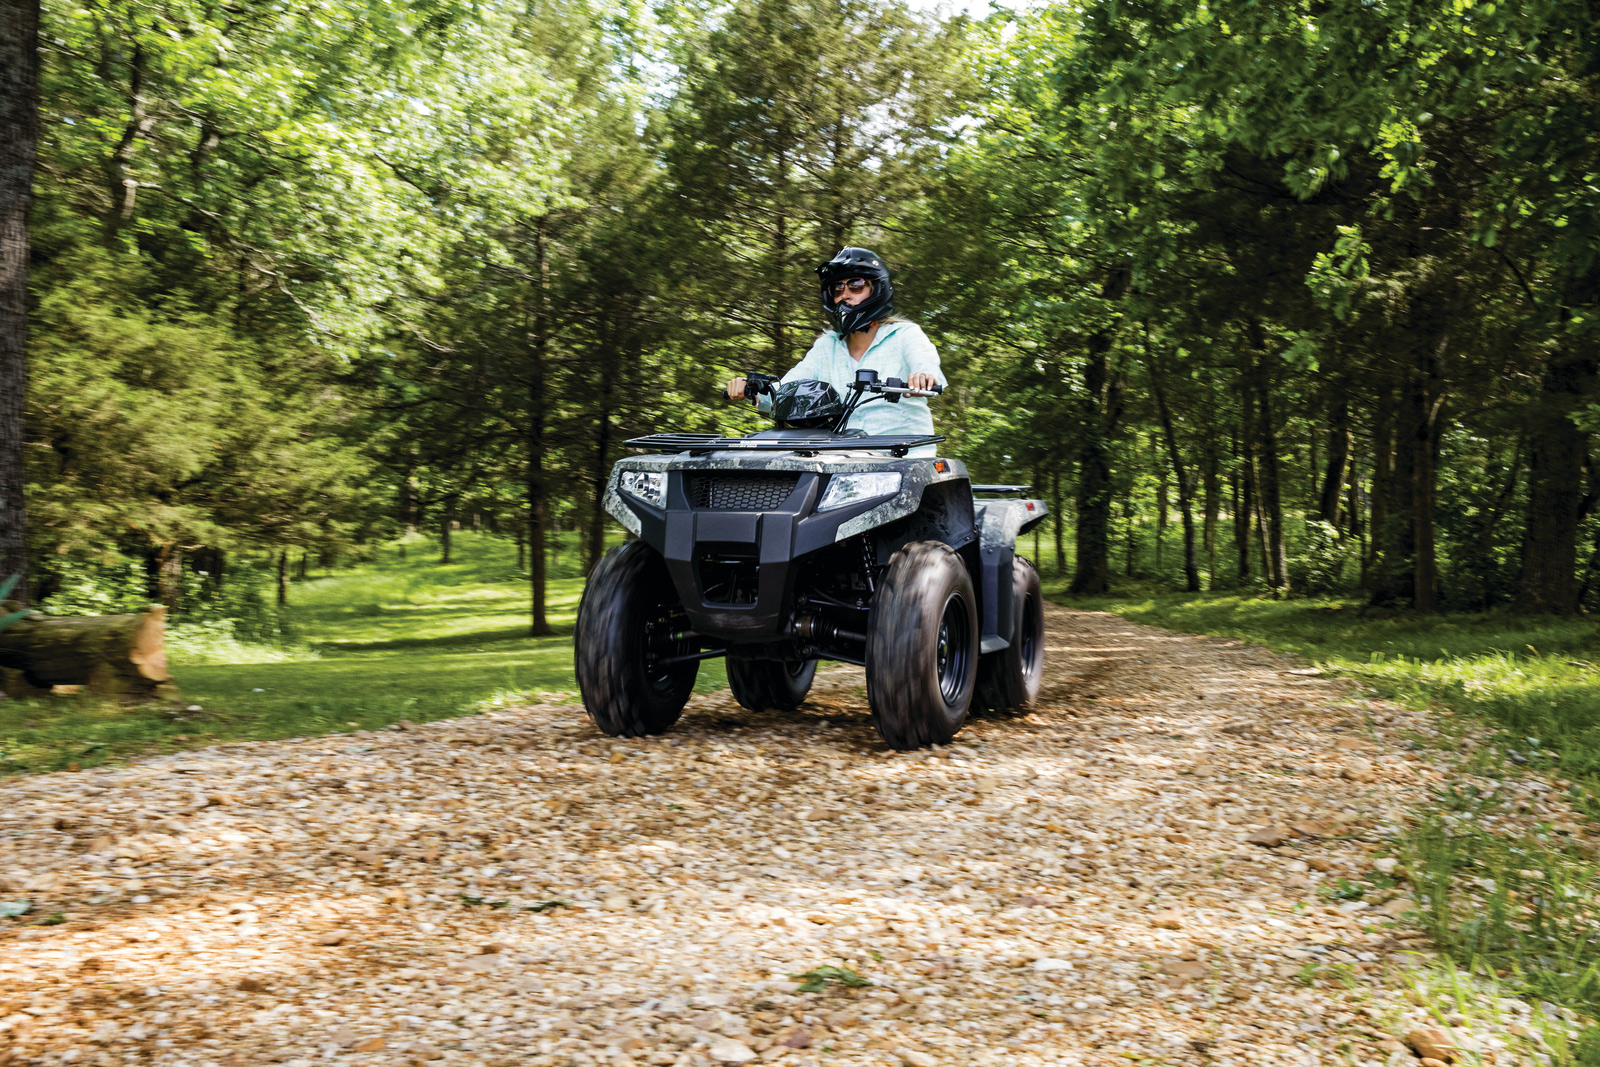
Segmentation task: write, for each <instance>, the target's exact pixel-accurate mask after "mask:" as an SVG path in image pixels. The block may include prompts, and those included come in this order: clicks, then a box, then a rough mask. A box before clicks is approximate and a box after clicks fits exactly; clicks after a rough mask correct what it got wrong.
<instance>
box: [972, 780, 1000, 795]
mask: <svg viewBox="0 0 1600 1067" xmlns="http://www.w3.org/2000/svg"><path fill="white" fill-rule="evenodd" d="M972 788H973V789H974V790H975V791H976V792H979V793H993V792H994V791H995V790H996V789H999V788H1000V779H998V778H979V779H978V780H977V781H976V782H973V783H972Z"/></svg>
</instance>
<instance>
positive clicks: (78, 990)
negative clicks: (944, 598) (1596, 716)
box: [0, 607, 1508, 1067]
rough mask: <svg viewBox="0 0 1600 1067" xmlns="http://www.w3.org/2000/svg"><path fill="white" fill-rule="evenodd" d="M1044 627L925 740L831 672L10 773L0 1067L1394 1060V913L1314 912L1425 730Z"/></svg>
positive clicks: (1348, 864)
mask: <svg viewBox="0 0 1600 1067" xmlns="http://www.w3.org/2000/svg"><path fill="white" fill-rule="evenodd" d="M1047 622H1048V632H1049V640H1050V648H1049V659H1048V676H1047V678H1046V683H1045V691H1044V694H1043V697H1042V699H1041V701H1040V708H1039V710H1038V711H1037V712H1036V713H1034V714H1031V715H1028V716H1026V717H1020V718H1010V719H999V720H980V721H977V722H974V723H972V724H970V725H969V726H968V727H967V729H966V730H965V731H964V732H963V733H962V734H961V736H960V737H959V738H958V740H957V742H956V743H955V744H952V745H949V746H946V747H944V748H942V749H938V750H930V751H925V752H920V753H909V754H907V753H895V752H892V751H890V750H888V749H887V748H885V747H884V746H883V745H882V744H881V743H880V742H879V741H878V740H877V738H876V736H875V735H874V733H873V732H872V727H871V724H870V722H869V720H868V718H867V713H866V703H865V693H864V688H863V680H862V676H861V672H860V670H859V669H857V668H844V667H841V668H837V669H830V670H827V671H824V672H822V673H819V675H818V681H817V685H816V688H815V690H814V692H813V695H812V699H811V700H810V702H809V703H808V704H807V705H806V707H804V708H803V709H802V710H801V711H800V712H799V713H796V714H780V713H776V712H772V713H763V714H751V713H748V712H745V711H743V710H742V709H740V708H738V706H737V705H736V704H734V703H733V701H732V699H731V698H730V696H729V695H728V693H727V692H726V691H723V692H721V693H717V694H713V695H710V696H705V697H699V698H696V699H695V700H694V702H693V703H692V704H691V706H690V708H689V709H688V710H687V711H686V713H685V715H684V719H683V721H682V722H681V723H680V725H679V727H678V729H677V730H676V731H675V732H673V733H671V734H669V735H667V736H665V737H660V738H650V739H645V740H612V739H609V738H606V737H603V736H601V735H599V734H598V733H597V732H596V731H595V730H594V729H593V727H591V726H590V725H589V724H588V722H587V721H586V720H585V719H584V718H583V716H582V713H581V709H578V708H575V707H572V706H556V705H549V706H537V707H526V708H518V709H513V710H510V711H506V712H501V713H495V714H487V715H481V716H476V717H472V718H468V719H457V720H451V721H445V722H438V723H432V724H427V725H420V726H407V727H405V728H399V729H391V730H386V731H378V732H363V733H356V734H346V735H338V736H332V737H317V738H309V739H305V740H302V741H298V742H287V743H284V742H260V743H247V744H234V745H222V746H218V747H216V748H212V749H207V750H203V751H195V752H186V753H183V754H181V755H176V756H171V757H163V758H158V759H151V760H147V761H145V762H141V763H138V764H135V765H132V766H128V767H124V768H120V769H111V770H99V771H85V772H81V773H60V774H51V775H43V776H38V777H30V778H14V779H11V780H8V781H5V782H4V783H3V784H0V902H4V901H14V900H20V899H27V900H29V901H30V902H31V905H32V910H31V911H30V912H29V913H28V914H27V915H25V916H23V917H21V918H17V919H0V1062H12V1063H28V1064H32V1063H41V1064H56V1063H82V1064H120V1063H154V1064H186V1063H187V1064H202V1063H210V1064H218V1065H225V1067H233V1065H246V1064H251V1065H253V1064H264V1063H271V1062H287V1063H291V1064H298V1065H309V1064H311V1063H313V1062H315V1061H321V1060H325V1059H336V1060H337V1061H338V1062H341V1063H349V1064H358V1065H364V1064H399V1063H405V1064H411V1063H416V1064H428V1063H433V1062H439V1063H443V1064H451V1063H462V1064H466V1063H472V1064H477V1063H486V1064H513V1063H514V1064H532V1065H554V1064H563V1065H564V1064H574V1065H589V1064H606V1065H613V1067H621V1065H627V1064H660V1065H667V1064H677V1065H697V1067H698V1065H706V1064H711V1063H732V1064H738V1063H746V1062H771V1063H781V1064H792V1065H797V1067H798V1065H801V1064H811V1065H822V1064H844V1065H857V1064H862V1065H864V1064H877V1065H883V1064H910V1065H913V1067H926V1065H931V1064H996V1065H998V1064H1005V1065H1023V1067H1027V1065H1034V1064H1110V1063H1122V1064H1126V1063H1129V1062H1135V1061H1140V1062H1161V1063H1210V1064H1245V1063H1273V1064H1299V1063H1305V1064H1320V1063H1332V1062H1341V1063H1342V1062H1354V1063H1368V1062H1379V1063H1381V1062H1386V1061H1388V1060H1389V1059H1391V1058H1392V1057H1394V1056H1398V1055H1399V1054H1398V1053H1396V1052H1395V1051H1394V1048H1395V1046H1394V1042H1393V1035H1392V1034H1390V1033H1388V1032H1386V1031H1385V1030H1384V1028H1383V1027H1382V1026H1380V1025H1379V1024H1378V1023H1377V1022H1376V1020H1377V1019H1378V1018H1379V1016H1380V1014H1381V1012H1380V1006H1381V1005H1383V1004H1385V1003H1387V1001H1386V999H1385V998H1390V997H1391V996H1392V997H1393V998H1399V997H1401V996H1402V994H1403V991H1402V990H1401V989H1400V988H1399V986H1398V979H1397V978H1396V977H1395V976H1394V974H1393V973H1392V969H1391V966H1390V965H1391V964H1392V963H1394V962H1395V961H1397V960H1399V959H1401V958H1402V956H1403V954H1404V953H1405V951H1406V949H1407V946H1408V945H1416V944H1417V943H1416V942H1413V941H1412V940H1411V938H1412V936H1413V935H1412V934H1411V932H1410V931H1409V930H1408V929H1407V928H1406V927H1404V926H1403V925H1399V924H1397V923H1396V922H1395V921H1394V920H1395V916H1397V915H1398V914H1399V913H1400V912H1402V911H1403V910H1404V909H1405V906H1406V901H1405V900H1404V898H1402V897H1397V898H1396V899H1395V900H1393V901H1390V902H1387V903H1385V902H1382V901H1379V902H1377V903H1376V904H1374V903H1373V902H1372V901H1370V899H1364V900H1360V901H1349V900H1343V901H1342V900H1339V899H1337V898H1336V896H1335V895H1333V894H1332V893H1330V892H1328V891H1327V890H1329V889H1330V888H1333V887H1337V885H1338V884H1339V883H1338V880H1339V879H1340V878H1346V879H1355V878H1357V877H1358V876H1360V875H1361V874H1362V873H1363V872H1366V871H1369V870H1371V869H1372V868H1373V865H1374V862H1375V861H1380V862H1388V861H1382V860H1381V856H1375V855H1374V853H1375V852H1380V851H1381V848H1382V844H1381V842H1382V840H1383V835H1384V832H1385V828H1386V827H1388V826H1391V825H1393V824H1394V823H1395V821H1396V820H1397V819H1399V818H1401V817H1402V815H1403V813H1404V812H1405V811H1406V810H1407V809H1408V808H1410V807H1411V806H1413V805H1414V804H1415V803H1417V802H1418V799H1419V798H1420V796H1421V795H1422V794H1423V793H1424V792H1425V791H1426V788H1427V786H1428V784H1429V783H1430V781H1437V780H1438V779H1439V776H1440V773H1441V772H1440V769H1439V766H1438V765H1436V764H1435V763H1433V762H1430V761H1431V760H1433V758H1434V757H1433V756H1432V755H1430V754H1429V753H1428V752H1427V751H1411V750H1410V747H1409V746H1408V744H1407V741H1408V739H1409V737H1410V736H1411V734H1410V731H1411V730H1413V729H1414V728H1416V727H1418V726H1419V725H1421V722H1420V718H1418V717H1414V716H1413V714H1412V713H1409V712H1406V711H1403V710H1401V709H1397V708H1394V707H1390V706H1385V705H1382V704H1378V703H1376V702H1371V701H1367V700H1365V699H1362V698H1361V697H1359V696H1358V695H1356V694H1355V693H1354V691H1353V689H1352V688H1351V687H1350V686H1349V684H1348V683H1344V682H1340V681H1337V680H1334V679H1329V678H1324V677H1319V676H1317V674H1316V672H1314V671H1308V670H1301V669H1297V667H1296V665H1295V664H1293V663H1291V662H1288V661H1285V660H1282V659H1280V658H1278V657H1275V656H1273V655H1271V654H1269V653H1266V652H1264V651H1262V650H1260V649H1258V648H1253V647H1247V646H1245V645H1242V644H1240V643H1238V642H1232V641H1225V640H1218V639H1208V638H1199V637H1190V636H1183V635H1178V634H1172V633H1168V632H1165V631H1161V630H1155V629H1151V628H1147V627H1140V626H1136V625H1134V624H1131V623H1128V622H1125V621H1123V620H1121V619H1118V618H1116V617H1114V616H1110V615H1105V614H1098V613H1089V612H1082V611H1074V610H1067V609H1063V608H1059V607H1052V608H1051V609H1050V610H1049V613H1048V620H1047ZM1389 866H1390V867H1391V868H1392V866H1393V865H1392V863H1389ZM1379 869H1382V868H1381V867H1380V868H1379ZM50 921H54V922H55V924H54V925H45V923H46V922H50ZM826 967H833V968H837V970H835V971H826V970H819V968H826ZM808 972H809V973H812V974H813V975H815V976H816V978H817V980H818V982H820V983H821V985H822V988H821V989H820V991H816V992H805V991H802V990H801V983H802V982H803V981H804V979H802V978H797V977H796V976H799V975H804V974H806V973H808ZM854 975H860V976H862V977H863V978H864V979H866V980H867V982H868V983H870V984H862V985H857V986H852V985H849V984H846V983H844V982H840V981H838V980H837V979H839V978H844V979H846V980H847V981H849V982H853V981H854V978H853V976H854ZM830 978H831V979H833V980H830ZM813 984H816V983H813ZM1396 1002H1399V1001H1398V999H1397V1000H1396ZM1386 1042H1387V1043H1386ZM7 1056H9V1061H7V1059H6V1058H7ZM1404 1058H1405V1059H1408V1060H1409V1059H1411V1053H1410V1051H1409V1050H1406V1051H1405V1053H1404ZM1412 1062H1415V1061H1414V1060H1413V1061H1412ZM1501 1062H1502V1063H1505V1062H1508V1060H1507V1059H1504V1058H1503V1059H1502V1060H1501Z"/></svg>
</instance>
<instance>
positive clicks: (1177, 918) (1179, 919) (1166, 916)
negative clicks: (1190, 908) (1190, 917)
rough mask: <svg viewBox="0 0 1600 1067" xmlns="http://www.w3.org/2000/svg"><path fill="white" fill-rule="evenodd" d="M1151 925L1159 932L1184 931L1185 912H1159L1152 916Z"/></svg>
mask: <svg viewBox="0 0 1600 1067" xmlns="http://www.w3.org/2000/svg"><path fill="white" fill-rule="evenodd" d="M1150 925H1151V926H1153V927H1155V928H1156V929H1157V930H1182V929H1183V912H1181V911H1158V912H1156V913H1155V914H1154V915H1152V916H1150Z"/></svg>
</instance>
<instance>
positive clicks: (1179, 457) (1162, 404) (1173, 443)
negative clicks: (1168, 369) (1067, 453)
mask: <svg viewBox="0 0 1600 1067" xmlns="http://www.w3.org/2000/svg"><path fill="white" fill-rule="evenodd" d="M1145 358H1146V359H1147V360H1148V362H1149V365H1150V385H1151V389H1152V391H1153V392H1154V393H1155V397H1156V413H1157V414H1158V415H1159V416H1160V418H1161V435H1162V437H1164V438H1165V439H1166V442H1167V461H1168V462H1169V463H1171V464H1172V474H1173V477H1175V478H1176V479H1177V480H1178V510H1179V513H1180V517H1181V519H1182V521H1183V587H1184V589H1186V590H1187V591H1188V592H1191V593H1198V592H1199V591H1200V559H1199V556H1198V554H1197V553H1196V552H1195V543H1194V502H1193V495H1194V487H1193V483H1192V482H1191V481H1190V479H1189V472H1188V470H1187V469H1186V468H1185V467H1184V465H1183V453H1182V452H1180V451H1179V450H1178V432H1177V429H1176V428H1175V427H1174V426H1173V424H1172V409H1171V408H1170V407H1169V406H1168V405H1167V390H1166V384H1165V382H1164V381H1163V378H1162V373H1161V368H1160V366H1159V364H1158V361H1157V360H1156V358H1155V357H1154V356H1152V355H1150V352H1149V348H1148V346H1147V347H1146V350H1145Z"/></svg>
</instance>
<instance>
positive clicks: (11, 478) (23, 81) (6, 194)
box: [0, 0, 39, 602]
mask: <svg viewBox="0 0 1600 1067" xmlns="http://www.w3.org/2000/svg"><path fill="white" fill-rule="evenodd" d="M38 146H39V4H38V3H37V0H10V2H9V3H6V4H3V5H0V578H4V577H5V576H7V575H11V574H20V575H22V576H23V579H24V580H23V581H22V583H21V585H20V586H19V592H20V596H21V599H22V601H23V602H26V601H27V598H28V582H27V580H26V579H27V572H28V512H27V506H26V503H25V501H24V499H23V488H24V485H25V478H24V476H23V470H22V431H23V427H22V420H23V406H24V403H25V402H26V400H27V395H28V355H27V353H28V208H29V205H30V203H31V202H32V199H33V169H34V162H35V160H36V158H37V154H38Z"/></svg>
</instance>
